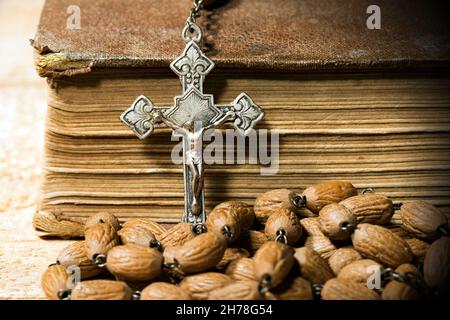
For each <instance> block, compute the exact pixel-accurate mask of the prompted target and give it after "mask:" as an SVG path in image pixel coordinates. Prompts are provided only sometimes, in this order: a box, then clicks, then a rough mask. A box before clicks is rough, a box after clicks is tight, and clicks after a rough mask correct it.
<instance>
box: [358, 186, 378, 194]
mask: <svg viewBox="0 0 450 320" xmlns="http://www.w3.org/2000/svg"><path fill="white" fill-rule="evenodd" d="M366 193H375V190H374V189H373V188H372V187H368V188H365V189H364V190H363V191H362V192H361V194H366Z"/></svg>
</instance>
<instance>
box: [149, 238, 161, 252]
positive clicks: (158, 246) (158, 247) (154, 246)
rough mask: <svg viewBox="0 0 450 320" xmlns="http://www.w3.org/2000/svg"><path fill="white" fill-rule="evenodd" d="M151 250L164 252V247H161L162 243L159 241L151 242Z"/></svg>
mask: <svg viewBox="0 0 450 320" xmlns="http://www.w3.org/2000/svg"><path fill="white" fill-rule="evenodd" d="M150 248H155V249H157V250H159V251H162V246H161V242H159V241H158V240H156V239H155V240H152V241H150Z"/></svg>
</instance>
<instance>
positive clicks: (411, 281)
mask: <svg viewBox="0 0 450 320" xmlns="http://www.w3.org/2000/svg"><path fill="white" fill-rule="evenodd" d="M381 278H382V279H383V281H389V280H396V281H399V282H402V283H405V284H407V285H409V286H411V287H413V288H414V289H416V290H418V291H423V290H427V285H426V284H425V282H424V281H423V280H422V279H421V278H420V277H418V276H417V275H416V274H414V273H412V272H397V271H395V270H394V269H392V268H384V269H383V270H382V272H381Z"/></svg>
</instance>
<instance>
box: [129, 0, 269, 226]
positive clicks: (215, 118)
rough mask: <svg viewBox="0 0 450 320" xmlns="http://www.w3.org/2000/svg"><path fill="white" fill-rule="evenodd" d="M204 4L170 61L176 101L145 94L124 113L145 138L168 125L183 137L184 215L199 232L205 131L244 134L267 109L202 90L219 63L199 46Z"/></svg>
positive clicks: (247, 100) (188, 23)
mask: <svg viewBox="0 0 450 320" xmlns="http://www.w3.org/2000/svg"><path fill="white" fill-rule="evenodd" d="M202 6H203V0H195V1H194V5H193V7H192V9H191V11H190V14H189V17H188V19H187V21H186V25H185V27H184V29H183V31H182V38H183V40H184V42H185V43H186V47H185V49H184V51H183V53H182V54H181V55H180V56H179V57H178V58H176V59H175V60H174V61H173V62H172V63H171V64H170V68H171V69H172V70H173V71H174V72H175V73H176V74H177V75H178V76H179V78H180V81H181V84H182V94H181V95H180V96H176V97H174V103H173V105H172V106H163V107H159V108H155V106H154V104H153V103H152V101H151V100H150V99H148V98H147V97H146V96H143V95H141V96H139V97H138V98H137V99H136V100H135V101H134V102H133V103H132V105H131V107H130V108H128V109H127V110H125V112H124V113H123V114H122V115H121V117H120V119H121V120H122V121H123V122H124V123H125V124H126V125H128V126H129V127H130V128H131V129H132V130H133V131H134V133H135V134H136V135H137V136H138V137H139V138H140V139H145V138H146V137H148V136H149V135H150V134H151V133H152V132H153V129H154V128H155V127H163V126H167V127H170V128H172V129H173V130H174V132H176V133H177V134H180V135H181V136H182V138H183V166H184V192H185V195H184V207H185V209H184V210H185V211H184V214H183V218H182V220H183V221H184V222H188V223H191V224H192V225H193V226H194V228H195V229H196V232H201V231H202V229H203V228H204V223H205V221H206V213H205V204H204V198H205V191H204V188H203V181H204V169H203V150H202V147H201V140H202V138H203V133H204V131H205V130H207V129H209V128H215V127H217V126H219V125H221V124H227V125H231V126H233V127H234V128H235V129H236V130H238V132H239V133H240V134H242V135H244V136H245V135H248V133H250V132H251V130H252V129H253V128H254V127H255V125H256V123H257V122H258V121H259V120H261V119H262V118H263V116H264V112H263V111H262V110H261V109H260V108H259V107H258V106H257V105H256V104H255V103H254V102H253V100H252V99H251V98H250V97H249V96H248V95H247V94H246V93H241V94H240V95H238V96H237V98H236V99H235V100H234V101H233V102H232V103H231V104H229V105H218V104H215V103H214V97H213V95H211V94H205V93H203V82H204V81H205V77H206V75H207V74H208V73H209V72H210V71H211V70H212V69H213V68H214V62H212V61H211V60H210V59H209V58H208V57H207V56H206V55H205V54H204V53H203V52H202V50H201V49H200V47H199V45H200V43H201V41H202V30H201V29H200V27H199V26H198V25H197V24H196V23H195V20H196V18H198V17H199V16H200V10H201V9H202Z"/></svg>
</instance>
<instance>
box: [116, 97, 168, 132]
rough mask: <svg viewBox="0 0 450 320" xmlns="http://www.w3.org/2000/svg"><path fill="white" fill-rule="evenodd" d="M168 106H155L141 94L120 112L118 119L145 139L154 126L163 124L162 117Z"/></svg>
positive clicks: (162, 125) (157, 126)
mask: <svg viewBox="0 0 450 320" xmlns="http://www.w3.org/2000/svg"><path fill="white" fill-rule="evenodd" d="M169 108H170V107H160V108H156V107H155V105H154V104H153V102H152V101H151V100H150V99H149V98H147V97H146V96H144V95H141V96H139V97H137V99H136V100H134V102H133V103H132V104H131V107H129V108H128V109H127V110H125V112H124V113H122V115H121V116H120V120H122V122H123V123H125V124H126V125H127V126H129V127H130V128H131V130H133V131H134V133H135V134H136V135H137V136H138V138H139V139H145V138H147V137H148V136H149V135H150V134H151V133H152V132H153V130H154V128H159V127H164V126H165V124H164V122H163V120H162V117H163V114H164V112H166V111H167V110H168V109H169Z"/></svg>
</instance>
